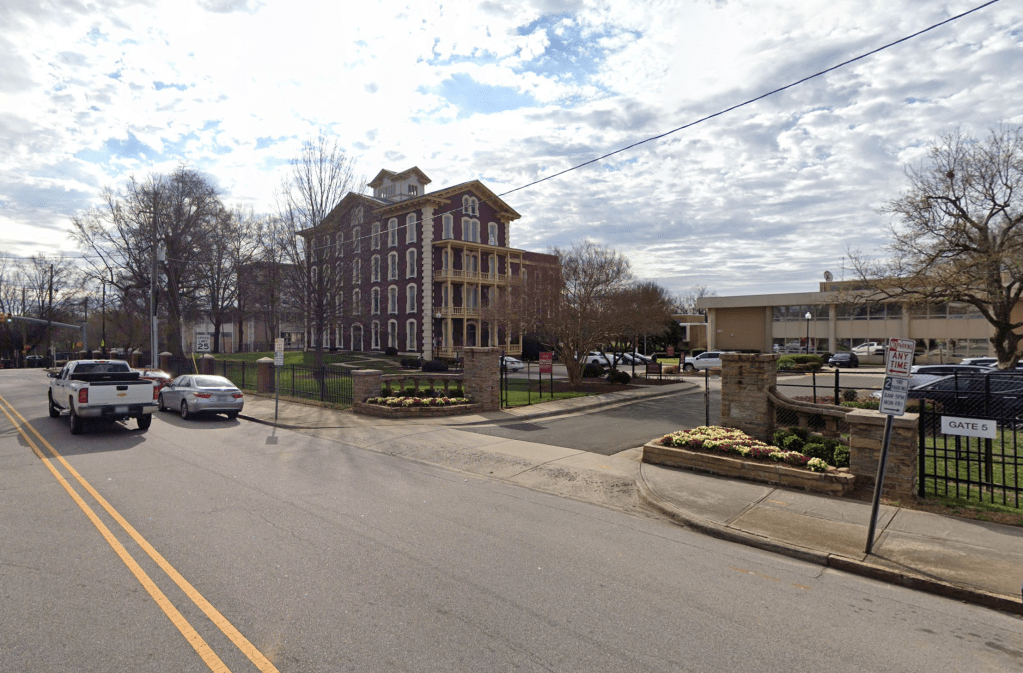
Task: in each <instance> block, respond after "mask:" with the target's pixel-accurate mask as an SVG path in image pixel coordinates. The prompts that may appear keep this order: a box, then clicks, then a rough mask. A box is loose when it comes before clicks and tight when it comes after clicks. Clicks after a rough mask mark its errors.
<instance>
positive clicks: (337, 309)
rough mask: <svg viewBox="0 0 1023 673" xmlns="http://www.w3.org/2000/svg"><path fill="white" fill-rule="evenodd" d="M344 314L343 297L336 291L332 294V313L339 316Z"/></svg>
mask: <svg viewBox="0 0 1023 673" xmlns="http://www.w3.org/2000/svg"><path fill="white" fill-rule="evenodd" d="M344 314H345V298H344V297H343V296H342V295H341V293H340V292H338V293H337V294H336V295H334V315H338V316H341V315H344ZM338 348H341V346H338Z"/></svg>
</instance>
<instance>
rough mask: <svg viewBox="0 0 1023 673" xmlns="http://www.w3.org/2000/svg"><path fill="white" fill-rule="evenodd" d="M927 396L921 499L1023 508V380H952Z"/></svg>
mask: <svg viewBox="0 0 1023 673" xmlns="http://www.w3.org/2000/svg"><path fill="white" fill-rule="evenodd" d="M924 394H926V396H927V399H926V400H922V403H921V408H920V456H919V471H920V474H919V486H918V491H919V495H920V496H921V497H925V496H931V497H934V496H937V497H943V498H955V499H959V500H963V501H966V502H988V503H995V504H999V505H1004V506H1008V507H1016V508H1019V507H1020V502H1021V495H1023V484H1021V480H1023V456H1021V455H1020V446H1019V443H1020V437H1019V435H1020V430H1021V429H1023V375H1021V374H1018V373H1014V372H1008V373H998V374H984V375H980V376H970V377H967V376H958V377H948V378H947V379H941V380H940V381H937V382H935V384H934V385H933V386H930V389H929V390H927V391H926V393H924ZM943 418H944V423H943V420H942V419H943ZM943 426H944V427H943ZM958 433H962V434H958ZM985 435H986V436H985Z"/></svg>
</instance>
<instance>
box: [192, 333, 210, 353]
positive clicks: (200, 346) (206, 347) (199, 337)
mask: <svg viewBox="0 0 1023 673" xmlns="http://www.w3.org/2000/svg"><path fill="white" fill-rule="evenodd" d="M195 352H196V353H209V352H210V335H209V334H196V335H195Z"/></svg>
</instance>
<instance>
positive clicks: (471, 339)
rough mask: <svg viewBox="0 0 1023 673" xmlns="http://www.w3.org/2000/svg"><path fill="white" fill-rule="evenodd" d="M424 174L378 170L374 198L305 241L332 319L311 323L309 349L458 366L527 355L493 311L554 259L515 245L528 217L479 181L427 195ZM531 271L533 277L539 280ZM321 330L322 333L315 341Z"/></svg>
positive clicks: (346, 205) (357, 197)
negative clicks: (477, 353) (483, 354)
mask: <svg viewBox="0 0 1023 673" xmlns="http://www.w3.org/2000/svg"><path fill="white" fill-rule="evenodd" d="M430 182H431V180H430V178H428V177H427V176H426V174H425V173H423V172H422V171H421V170H419V169H418V168H415V167H413V168H410V169H408V170H405V171H401V172H399V173H395V172H393V171H388V170H382V171H380V172H379V173H378V174H377V176H376V177H375V178H373V180H372V181H370V182H369V184H368V186H369V187H370V188H371V189H372V190H373V193H372V195H371V196H370V195H366V194H356V193H354V192H349V193H348V194H347V195H346V196H345V197H344V198H343V199H342V200H341V202H340V203H338V205H337V206H336V207H335V208H334V209H333V210H332V211H331V212H330V214H329V215H328V216H327V217H326V218H324V220H323V222H321V223H320V224H319V225H317V226H316V227H313V228H311V229H306V230H305V231H303V232H302V236H303V238H304V239H305V246H306V251H307V252H306V254H307V256H308V262H309V264H308V267H309V273H310V276H311V278H310V281H311V284H310V285H311V287H317V288H322V290H321V291H322V293H323V300H322V305H323V306H324V307H325V309H324V319H323V320H322V321H313V320H308V322H309V326H308V327H307V330H308V334H307V341H306V343H308V344H310V345H311V346H313V345H316V344H317V343H320V339H321V337H322V343H323V345H324V347H327V348H331V349H338V350H353V351H366V350H383V349H385V348H387V347H389V346H390V347H394V348H397V349H398V351H399V352H402V353H421V354H422V355H423V357H425V358H427V359H431V358H434V357H454V356H456V355H457V354H458V351H459V350H460V349H461V348H463V347H465V346H495V347H501V348H504V349H505V351H506V352H508V353H510V354H514V353H521V350H522V335H521V332H520V330H519V327H518V326H517V325H514V324H510V323H511V322H512V321H509V320H502V319H501V318H502V316H500V315H497V314H496V313H495V310H494V307H495V306H497V305H498V304H499V303H503V302H504V301H506V300H509V299H511V298H512V293H514V292H515V291H516V288H517V287H519V283H521V282H527V283H528V282H529V277H530V274H531V273H538V272H541V271H542V270H543V269H544V268H547V269H549V268H550V267H551V266H556V265H557V260H556V258H555V257H554V256H552V255H546V254H541V253H534V252H528V251H525V250H519V249H517V248H513V247H511V246H510V238H511V223H512V222H514V221H515V220H517V219H519V217H521V216H520V215H519V213H517V212H516V211H515V210H514V209H513V208H512V207H511V206H509V205H508V204H507V203H505V202H504V201H503V200H501V199H500V198H498V197H497V196H496V195H495V194H494V193H493V192H491V191H490V190H489V189H488V188H487V187H486V186H485V185H483V183H481V182H479V181H478V180H472V181H469V182H464V183H461V184H457V185H454V186H451V187H445V188H443V189H439V190H436V191H433V192H428V191H427V185H429V184H430ZM531 269H532V271H531ZM316 322H322V324H323V325H324V329H323V332H324V334H322V335H320V334H317V330H316V328H315V323H316Z"/></svg>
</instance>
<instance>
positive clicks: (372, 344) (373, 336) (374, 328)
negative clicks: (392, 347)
mask: <svg viewBox="0 0 1023 673" xmlns="http://www.w3.org/2000/svg"><path fill="white" fill-rule="evenodd" d="M369 349H370V350H371V351H378V350H380V321H379V320H374V321H373V323H372V324H371V325H370V328H369Z"/></svg>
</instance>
